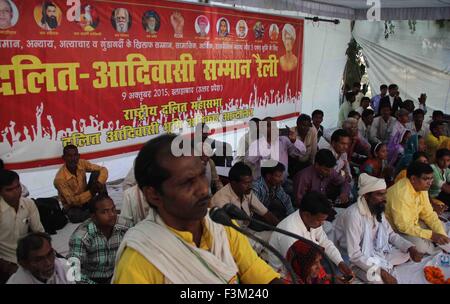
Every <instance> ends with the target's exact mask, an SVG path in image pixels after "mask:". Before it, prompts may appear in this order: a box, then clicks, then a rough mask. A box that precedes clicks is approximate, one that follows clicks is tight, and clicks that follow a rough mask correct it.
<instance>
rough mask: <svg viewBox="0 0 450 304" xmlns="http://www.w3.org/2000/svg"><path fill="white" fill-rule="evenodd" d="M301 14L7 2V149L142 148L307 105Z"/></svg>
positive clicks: (53, 156) (22, 155)
mask: <svg viewBox="0 0 450 304" xmlns="http://www.w3.org/2000/svg"><path fill="white" fill-rule="evenodd" d="M302 44H303V20H299V19H293V18H284V17H278V16H270V15H262V14H254V13H246V12H241V11H236V10H231V9H222V8H215V7H210V6H204V5H197V4H186V3H177V2H169V1H137V0H135V1H133V0H130V1H79V0H68V1H66V0H54V1H42V0H27V1H18V0H16V1H12V0H0V52H1V56H0V109H1V110H0V111H1V114H0V132H1V138H0V140H1V141H0V158H2V159H3V160H4V161H5V163H7V164H8V167H9V168H14V169H23V168H30V167H36V166H43V165H49V164H54V163H56V162H58V160H59V158H60V156H61V154H62V148H63V146H64V145H67V144H75V145H76V146H78V147H79V149H80V152H81V153H83V154H84V157H87V158H98V157H103V156H110V155H114V154H120V153H125V152H130V151H134V150H137V149H138V148H139V147H140V145H141V144H142V143H144V142H145V141H147V140H148V139H150V138H151V137H152V136H156V135H157V134H160V133H164V132H168V131H173V130H178V129H180V128H183V127H184V128H189V127H192V126H195V125H196V124H197V123H198V122H206V123H208V124H212V123H219V122H220V123H222V122H235V121H246V120H248V119H249V118H250V117H253V116H257V117H260V118H262V117H265V116H273V117H281V116H283V117H288V116H289V115H292V113H294V112H298V111H299V110H300V108H299V106H300V99H301V75H302Z"/></svg>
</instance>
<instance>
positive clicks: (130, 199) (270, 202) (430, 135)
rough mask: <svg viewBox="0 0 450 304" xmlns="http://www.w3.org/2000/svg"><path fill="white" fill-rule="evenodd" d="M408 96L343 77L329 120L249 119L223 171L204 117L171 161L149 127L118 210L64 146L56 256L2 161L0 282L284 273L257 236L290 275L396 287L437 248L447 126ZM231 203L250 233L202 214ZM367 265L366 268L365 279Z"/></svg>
mask: <svg viewBox="0 0 450 304" xmlns="http://www.w3.org/2000/svg"><path fill="white" fill-rule="evenodd" d="M418 104H419V107H418V108H417V109H415V103H414V102H413V101H411V100H405V101H402V99H401V98H400V97H399V93H398V87H397V86H396V85H395V84H391V85H389V86H386V85H382V86H381V87H380V94H379V95H377V96H375V97H373V98H372V99H370V98H368V97H365V96H364V94H362V92H360V84H359V83H356V84H355V85H354V86H353V88H352V90H351V91H349V92H347V93H346V94H345V100H344V103H343V104H342V105H341V109H340V111H339V123H338V127H337V128H333V129H325V128H323V126H322V125H321V123H322V121H323V117H324V113H323V111H321V110H315V111H314V112H313V113H312V116H311V117H310V116H309V115H307V114H301V115H300V116H299V117H298V119H297V122H296V126H295V127H293V128H290V129H289V128H288V129H285V128H282V129H278V128H277V127H276V122H275V121H274V120H273V119H272V118H270V117H266V118H264V119H262V120H260V119H258V118H253V119H252V120H251V121H250V122H251V127H250V128H249V129H248V131H247V133H246V134H245V135H244V136H243V137H242V138H241V139H240V141H239V146H238V155H237V156H235V158H234V160H233V165H232V167H231V169H230V170H229V174H228V176H227V177H226V178H225V179H224V178H220V177H219V175H218V174H217V170H216V166H217V165H222V164H228V163H230V162H231V160H230V157H231V154H230V151H231V148H230V147H229V145H228V144H225V143H223V142H220V141H217V140H213V139H211V138H210V137H209V132H210V130H209V128H208V127H207V126H205V125H202V124H201V125H199V126H198V127H197V128H196V131H195V133H198V132H200V133H201V134H200V137H201V141H200V142H197V143H196V144H192V145H190V147H189V149H188V150H189V151H192V152H194V154H186V155H182V156H174V153H173V150H172V149H173V144H174V141H175V139H176V138H177V136H176V135H174V134H164V135H161V136H158V137H156V138H154V139H152V140H150V141H149V142H147V143H146V144H145V145H144V146H143V147H142V149H141V150H140V152H139V154H138V155H137V158H136V160H135V162H134V165H133V168H131V170H130V173H129V174H128V176H127V177H126V178H125V180H124V182H123V185H124V200H123V206H122V208H121V212H120V215H119V214H118V212H117V210H116V206H115V203H114V201H113V200H112V199H111V198H110V197H109V196H108V193H107V190H106V187H105V184H106V181H107V179H108V170H107V168H105V167H101V166H98V165H95V164H92V163H91V162H89V161H87V160H84V159H81V158H80V154H79V152H78V149H77V147H76V146H73V145H68V146H65V147H64V149H63V156H62V157H63V160H64V165H63V166H62V167H61V168H60V169H59V171H58V172H57V174H56V176H55V179H54V186H55V188H56V189H57V191H58V200H59V202H60V203H61V204H62V210H63V214H64V216H65V217H67V218H68V219H69V221H70V222H72V223H79V226H78V227H77V228H76V230H75V231H74V232H73V234H72V236H71V237H70V240H69V253H68V255H67V256H65V257H64V256H61V255H60V254H59V253H58V252H56V251H55V250H54V249H53V248H52V244H51V238H50V236H49V235H48V234H46V233H45V232H44V226H43V224H42V223H41V220H42V222H44V217H47V216H48V215H47V214H46V215H43V213H42V212H41V209H38V208H37V206H36V203H35V202H34V201H33V200H32V199H30V198H27V197H24V195H23V194H24V186H23V185H21V183H20V179H19V175H18V174H17V173H16V172H14V171H11V170H7V169H5V168H3V163H2V164H1V165H2V168H1V170H0V282H1V283H5V282H7V283H27V284H69V283H87V284H109V283H115V284H120V283H161V284H162V283H253V284H266V283H289V282H292V281H293V280H294V277H292V276H291V273H290V272H289V269H286V268H285V264H284V263H283V262H282V261H280V260H279V259H278V258H277V257H276V255H274V254H273V253H272V252H270V251H268V250H267V249H266V248H265V247H264V246H262V245H261V243H259V242H257V241H255V240H254V238H253V237H258V238H260V239H262V240H265V241H266V242H269V244H270V245H271V246H273V247H274V248H275V249H276V250H277V251H279V252H280V253H281V255H282V256H284V257H285V258H286V259H287V260H288V263H289V264H290V265H292V268H293V269H294V272H295V274H296V276H297V279H298V280H297V282H300V283H306V284H320V283H324V284H326V283H331V282H335V283H350V282H352V281H354V279H357V280H359V281H360V282H366V283H386V284H392V283H399V282H400V283H401V280H400V277H399V276H398V272H399V269H400V268H399V267H400V266H401V265H405V264H406V263H421V261H422V259H423V258H424V257H426V256H433V255H436V254H441V253H442V252H448V251H449V248H450V239H449V237H448V225H447V222H448V213H446V211H447V209H448V206H449V205H450V180H449V174H450V170H449V165H450V150H449V148H450V140H449V137H447V136H448V129H447V124H446V122H445V121H444V114H443V113H442V112H440V111H434V112H433V115H432V119H431V121H430V122H425V117H426V113H427V108H426V95H421V96H420V97H419V98H418ZM274 156H275V157H274ZM87 173H90V178H89V180H87ZM25 189H26V188H25ZM230 203H231V204H233V205H235V206H237V207H238V208H239V209H240V210H242V211H243V212H244V213H245V214H246V216H247V217H246V219H239V220H236V221H235V222H234V223H235V224H237V225H239V226H240V227H241V228H243V229H245V230H246V231H247V233H250V234H251V235H253V237H252V238H248V237H247V236H245V235H244V234H242V233H240V232H238V231H236V230H235V229H233V228H232V227H228V226H223V225H221V224H218V223H216V222H215V221H213V220H212V219H211V217H210V216H209V213H208V210H210V209H211V208H213V207H218V208H222V207H224V206H227V205H229V204H230ZM41 217H42V218H41ZM45 220H46V222H48V218H45ZM327 225H328V226H329V227H330V226H331V227H332V228H331V229H326V226H327ZM270 226H276V227H277V228H279V229H284V230H287V231H289V232H291V233H294V234H297V235H298V236H300V237H301V238H303V240H302V239H295V238H293V237H291V236H287V235H285V234H282V233H280V232H272V230H271V229H270ZM305 239H306V240H309V242H308V241H305ZM326 261H328V262H330V263H325V262H326ZM374 261H375V262H374ZM374 263H375V264H376V265H378V268H379V271H378V273H379V276H373V275H371V274H369V270H370V269H371V267H372V266H373V264H374Z"/></svg>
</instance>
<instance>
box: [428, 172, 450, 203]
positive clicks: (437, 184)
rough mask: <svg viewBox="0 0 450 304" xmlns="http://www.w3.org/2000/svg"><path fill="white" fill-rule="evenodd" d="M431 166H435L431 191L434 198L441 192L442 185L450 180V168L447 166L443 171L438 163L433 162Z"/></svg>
mask: <svg viewBox="0 0 450 304" xmlns="http://www.w3.org/2000/svg"><path fill="white" fill-rule="evenodd" d="M431 168H433V184H431V187H430V190H429V193H430V196H431V197H433V198H434V197H436V196H438V195H439V193H440V192H441V188H442V185H443V184H445V183H446V182H447V181H450V178H449V175H450V169H448V168H446V169H444V171H442V170H441V168H439V166H438V165H436V164H432V165H431Z"/></svg>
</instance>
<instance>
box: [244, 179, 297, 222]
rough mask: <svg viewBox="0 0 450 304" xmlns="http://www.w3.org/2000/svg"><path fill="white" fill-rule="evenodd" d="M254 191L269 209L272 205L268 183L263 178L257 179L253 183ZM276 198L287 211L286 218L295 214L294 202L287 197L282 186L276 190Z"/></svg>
mask: <svg viewBox="0 0 450 304" xmlns="http://www.w3.org/2000/svg"><path fill="white" fill-rule="evenodd" d="M252 189H253V191H254V192H255V194H256V196H257V197H258V199H259V200H260V201H261V203H263V205H264V206H266V208H269V204H270V191H269V188H268V187H267V184H266V181H265V180H264V178H263V177H262V176H260V177H259V178H258V179H256V180H255V181H254V182H253V186H252ZM275 197H276V198H277V199H278V200H280V201H281V203H282V204H283V206H284V208H285V209H286V216H288V215H289V214H291V213H292V212H294V211H295V210H294V207H293V206H292V201H291V198H290V197H289V195H287V193H286V192H284V190H283V188H282V187H281V186H278V187H277V188H276V189H275Z"/></svg>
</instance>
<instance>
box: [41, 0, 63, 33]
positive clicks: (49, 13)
mask: <svg viewBox="0 0 450 304" xmlns="http://www.w3.org/2000/svg"><path fill="white" fill-rule="evenodd" d="M57 14H58V13H57V8H56V5H55V4H54V3H53V2H50V1H47V2H45V3H44V5H42V18H41V23H40V24H39V26H40V27H42V28H43V29H44V30H47V31H51V30H54V29H55V28H57V27H58V25H59V24H58V19H57Z"/></svg>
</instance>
